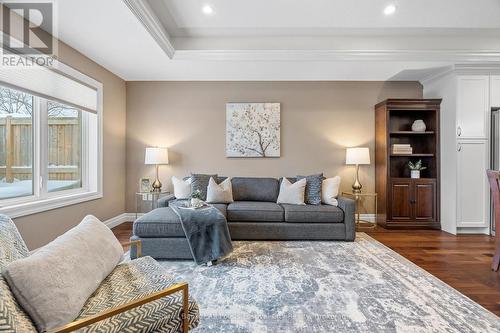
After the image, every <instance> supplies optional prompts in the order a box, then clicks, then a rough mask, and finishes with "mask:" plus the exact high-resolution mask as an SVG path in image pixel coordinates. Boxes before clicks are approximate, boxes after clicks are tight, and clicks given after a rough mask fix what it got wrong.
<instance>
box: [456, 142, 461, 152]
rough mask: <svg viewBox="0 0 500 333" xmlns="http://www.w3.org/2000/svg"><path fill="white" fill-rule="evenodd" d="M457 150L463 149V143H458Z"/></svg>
mask: <svg viewBox="0 0 500 333" xmlns="http://www.w3.org/2000/svg"><path fill="white" fill-rule="evenodd" d="M457 151H462V145H461V144H460V143H459V144H457Z"/></svg>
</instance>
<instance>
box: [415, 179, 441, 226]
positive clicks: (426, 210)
mask: <svg viewBox="0 0 500 333" xmlns="http://www.w3.org/2000/svg"><path fill="white" fill-rule="evenodd" d="M414 186H415V188H414V191H415V194H414V195H415V197H414V199H413V203H414V205H415V220H417V221H419V222H434V221H436V215H437V214H436V208H437V207H436V181H435V180H434V179H424V178H422V179H415V185H414Z"/></svg>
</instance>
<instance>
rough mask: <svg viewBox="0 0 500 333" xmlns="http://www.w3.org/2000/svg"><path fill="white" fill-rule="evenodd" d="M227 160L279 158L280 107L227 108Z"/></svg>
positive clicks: (241, 105)
mask: <svg viewBox="0 0 500 333" xmlns="http://www.w3.org/2000/svg"><path fill="white" fill-rule="evenodd" d="M226 156H227V157H280V103H228V104H226Z"/></svg>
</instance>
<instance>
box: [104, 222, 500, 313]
mask: <svg viewBox="0 0 500 333" xmlns="http://www.w3.org/2000/svg"><path fill="white" fill-rule="evenodd" d="M112 230H113V232H114V234H115V235H116V237H117V238H118V239H119V240H120V242H121V243H125V242H128V240H129V238H130V235H131V234H132V223H123V224H121V225H119V226H117V227H115V228H113V229H112ZM367 234H369V235H370V236H371V237H373V238H375V239H376V240H378V241H379V242H381V243H383V244H385V245H386V246H387V247H389V248H391V249H392V250H394V251H396V252H397V253H399V254H401V255H402V256H403V257H405V258H406V259H408V260H410V261H412V262H413V263H415V264H416V265H418V266H420V267H421V268H423V269H425V270H426V271H428V272H429V273H431V274H432V275H434V276H436V277H437V278H439V279H441V280H442V281H444V282H446V283H447V284H449V285H450V286H452V287H453V288H455V289H457V290H458V291H460V292H461V293H463V294H464V295H466V296H468V297H469V298H471V299H472V300H474V301H476V302H477V303H479V304H481V305H482V306H484V307H485V308H487V309H488V310H490V311H492V312H493V313H495V314H496V315H497V316H500V271H499V272H493V271H491V269H490V266H491V260H492V255H493V252H494V247H495V244H494V238H493V237H489V236H485V235H460V236H453V235H450V234H448V233H446V232H443V231H435V230H416V231H396V230H385V229H382V228H377V229H375V230H373V231H370V232H367Z"/></svg>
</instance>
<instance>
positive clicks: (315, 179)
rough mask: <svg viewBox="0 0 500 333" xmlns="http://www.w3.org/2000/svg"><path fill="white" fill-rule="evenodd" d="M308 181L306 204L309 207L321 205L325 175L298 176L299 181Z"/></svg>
mask: <svg viewBox="0 0 500 333" xmlns="http://www.w3.org/2000/svg"><path fill="white" fill-rule="evenodd" d="M304 178H305V179H306V181H307V184H306V193H305V196H304V202H305V203H306V204H308V205H321V185H322V183H323V174H322V173H318V174H316V175H309V176H297V180H301V179H304Z"/></svg>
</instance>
